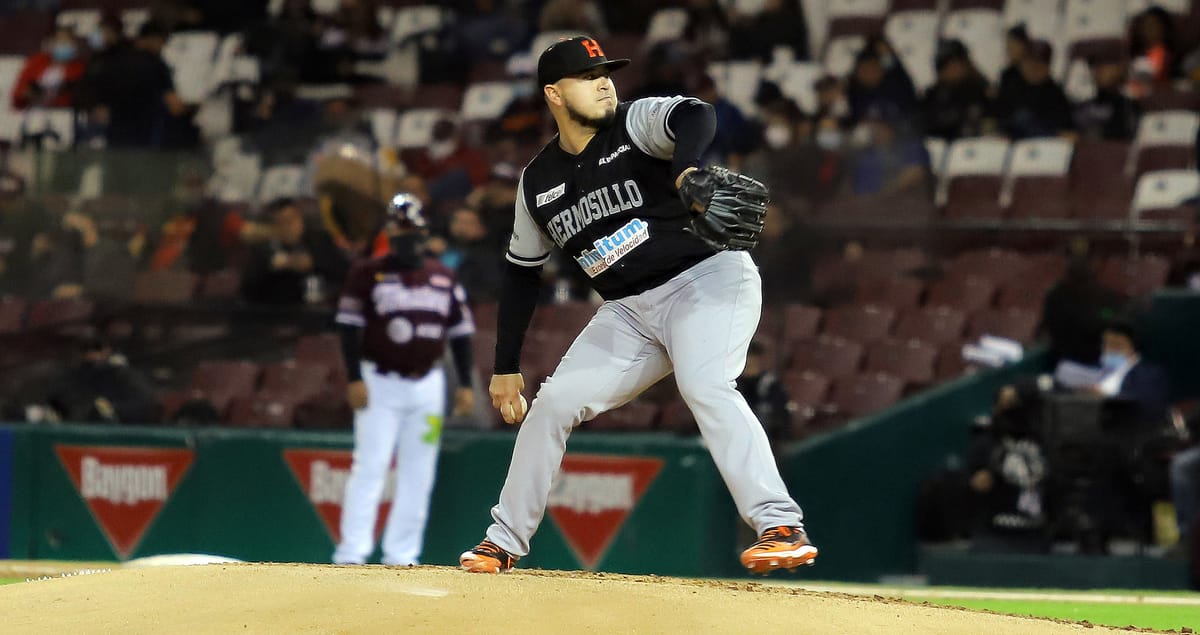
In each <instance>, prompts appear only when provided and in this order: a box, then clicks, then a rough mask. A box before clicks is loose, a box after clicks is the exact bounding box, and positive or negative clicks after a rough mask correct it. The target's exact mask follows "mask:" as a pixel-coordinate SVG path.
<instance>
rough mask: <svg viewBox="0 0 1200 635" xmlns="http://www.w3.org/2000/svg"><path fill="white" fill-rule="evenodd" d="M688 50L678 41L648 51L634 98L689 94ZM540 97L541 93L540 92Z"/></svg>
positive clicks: (661, 43) (665, 43)
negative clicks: (685, 71) (687, 79)
mask: <svg viewBox="0 0 1200 635" xmlns="http://www.w3.org/2000/svg"><path fill="white" fill-rule="evenodd" d="M687 61H688V51H687V50H686V49H685V48H684V47H683V46H681V45H679V43H677V42H659V43H658V44H655V45H654V46H653V47H652V48H651V49H650V50H649V51H648V52H647V53H646V61H645V66H644V67H643V71H642V76H643V77H642V83H641V84H640V85H639V86H638V87H637V89H635V90H634V91H632V92H633V95H632V96H631V97H632V99H641V98H642V97H670V96H672V95H687V94H690V93H691V92H692V91H691V89H690V88H689V87H688V84H687V81H686V79H685V78H684V69H685V66H686V64H687ZM538 96H539V98H540V96H541V94H540V93H538Z"/></svg>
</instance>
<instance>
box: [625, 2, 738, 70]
mask: <svg viewBox="0 0 1200 635" xmlns="http://www.w3.org/2000/svg"><path fill="white" fill-rule="evenodd" d="M639 4H642V5H644V6H652V5H649V3H639ZM613 13H614V17H615V14H616V12H613ZM687 13H688V19H687V28H686V30H685V31H684V37H685V38H687V41H688V42H689V43H691V45H692V46H693V47H694V48H695V49H696V52H697V53H698V54H699V55H701V56H702V57H704V58H705V59H725V58H726V57H728V53H727V51H728V48H729V17H728V16H727V15H726V14H725V9H724V7H722V6H721V3H720V2H719V0H691V1H690V2H688V3H687ZM647 17H649V16H647Z"/></svg>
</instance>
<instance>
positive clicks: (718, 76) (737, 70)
mask: <svg viewBox="0 0 1200 635" xmlns="http://www.w3.org/2000/svg"><path fill="white" fill-rule="evenodd" d="M762 75H763V67H762V64H761V63H759V62H758V61H746V60H735V61H729V62H713V63H712V64H709V65H708V76H709V77H710V78H712V80H713V83H714V84H716V87H717V92H718V93H720V94H721V96H722V97H724V98H725V99H728V100H729V101H730V102H732V103H733V104H734V105H735V106H737V107H738V109H739V110H741V111H742V114H744V115H747V116H751V117H752V116H755V115H756V114H757V113H758V104H757V103H756V102H755V101H754V97H755V95H757V94H758V86H759V83H760V82H761V81H762Z"/></svg>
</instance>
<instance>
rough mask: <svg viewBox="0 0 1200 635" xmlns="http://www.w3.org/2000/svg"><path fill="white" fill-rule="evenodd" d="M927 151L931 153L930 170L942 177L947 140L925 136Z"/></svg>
mask: <svg viewBox="0 0 1200 635" xmlns="http://www.w3.org/2000/svg"><path fill="white" fill-rule="evenodd" d="M925 152H927V153H929V170H930V171H931V172H933V174H934V176H938V177H940V176H941V175H942V173H943V172H944V171H945V162H946V140H945V139H940V138H938V137H925Z"/></svg>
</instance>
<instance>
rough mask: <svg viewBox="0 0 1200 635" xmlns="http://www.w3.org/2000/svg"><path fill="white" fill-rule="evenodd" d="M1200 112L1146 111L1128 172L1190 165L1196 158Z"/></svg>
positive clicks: (1127, 167) (1139, 127)
mask: <svg viewBox="0 0 1200 635" xmlns="http://www.w3.org/2000/svg"><path fill="white" fill-rule="evenodd" d="M1197 130H1200V113H1195V112H1187V111H1180V110H1163V111H1159V112H1151V113H1146V114H1145V115H1143V116H1142V120H1141V121H1140V122H1138V130H1137V138H1136V139H1135V140H1134V146H1133V148H1134V149H1133V152H1134V156H1133V157H1132V163H1131V164H1130V165H1127V166H1126V174H1127V175H1129V176H1140V175H1142V174H1144V173H1146V172H1153V171H1158V170H1175V169H1185V168H1188V167H1189V166H1190V165H1191V163H1192V161H1193V160H1194V159H1195V154H1196V132H1197Z"/></svg>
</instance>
